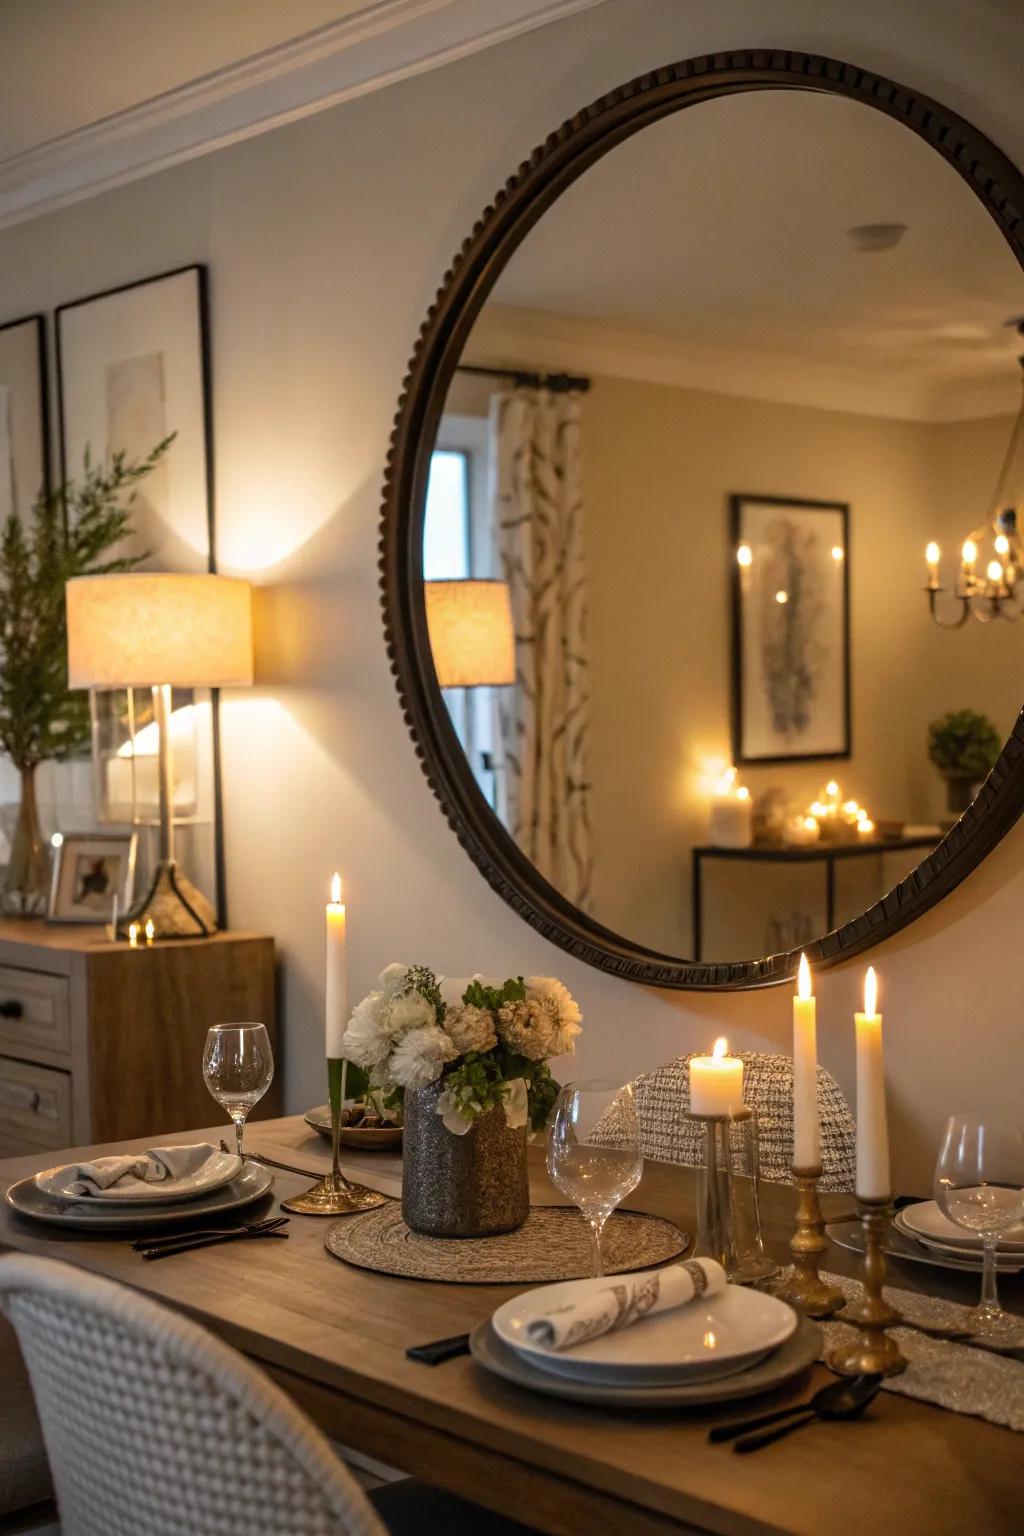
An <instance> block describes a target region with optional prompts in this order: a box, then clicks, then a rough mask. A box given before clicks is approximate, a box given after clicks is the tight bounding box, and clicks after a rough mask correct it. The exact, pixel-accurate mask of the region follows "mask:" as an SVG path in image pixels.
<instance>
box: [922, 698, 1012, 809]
mask: <svg viewBox="0 0 1024 1536" xmlns="http://www.w3.org/2000/svg"><path fill="white" fill-rule="evenodd" d="M1002 746H1003V744H1002V740H1001V739H1000V736H999V732H998V731H997V730H996V728H995V726H994V725H993V724H992V721H991V720H990V719H989V718H988V716H987V715H981V714H979V713H978V712H977V710H974V709H957V710H953V711H951V712H950V713H949V714H947V715H942V716H941V718H940V719H938V720H933V721H932V723H931V725H930V726H929V727H928V756H929V757H930V758H931V760H932V762H933V763H934V764H935V766H936V768H937V769H938V770H939V772H940V773H941V774H942V776H943V778H944V779H945V781H946V804H947V807H948V809H949V812H950V814H951V815H953V816H961V815H962V814H963V812H964V811H966V809H967V807H968V806H969V805H970V803H971V801H972V800H973V799H974V797H975V795H976V794H977V793H978V789H979V788H980V786H981V783H982V781H983V780H984V779H985V778H987V777H988V774H989V772H990V771H991V769H992V766H993V764H994V763H995V761H996V758H997V757H998V756H999V753H1000V752H1001V751H1002Z"/></svg>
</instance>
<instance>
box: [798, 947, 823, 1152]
mask: <svg viewBox="0 0 1024 1536" xmlns="http://www.w3.org/2000/svg"><path fill="white" fill-rule="evenodd" d="M818 1134H819V1133H818V1031H817V1003H816V1001H815V998H814V993H813V992H812V991H811V968H810V966H809V965H808V963H807V956H806V955H801V956H800V968H799V971H798V972H797V990H796V996H795V997H794V999H793V1166H794V1167H795V1168H817V1167H818V1164H819V1159H820V1149H819V1145H818Z"/></svg>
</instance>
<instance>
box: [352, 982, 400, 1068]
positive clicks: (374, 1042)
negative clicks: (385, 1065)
mask: <svg viewBox="0 0 1024 1536" xmlns="http://www.w3.org/2000/svg"><path fill="white" fill-rule="evenodd" d="M382 1004H383V997H382V995H381V993H380V992H370V993H368V994H367V996H366V997H364V998H363V1000H362V1002H361V1003H357V1005H356V1007H355V1009H354V1010H353V1013H352V1017H351V1019H349V1022H348V1028H347V1029H346V1031H345V1033H344V1035H343V1036H342V1038H341V1048H342V1050H343V1051H344V1053H345V1055H346V1057H347V1058H348V1060H349V1061H354V1062H355V1064H356V1066H357V1067H375V1066H377V1065H378V1063H380V1062H382V1061H383V1060H384V1059H385V1057H386V1056H387V1054H388V1052H389V1051H390V1049H391V1039H390V1037H389V1035H388V1033H387V1031H386V1029H385V1028H384V1026H383V1021H382V1018H381V1008H382Z"/></svg>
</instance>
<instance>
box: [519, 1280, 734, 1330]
mask: <svg viewBox="0 0 1024 1536" xmlns="http://www.w3.org/2000/svg"><path fill="white" fill-rule="evenodd" d="M725 1284H726V1280H725V1270H724V1269H723V1268H722V1266H721V1264H717V1263H716V1262H715V1260H714V1259H687V1260H686V1262H685V1263H683V1264H670V1265H669V1266H668V1268H667V1269H655V1270H646V1271H643V1272H642V1273H640V1274H635V1275H616V1276H615V1277H614V1278H609V1279H602V1280H581V1281H580V1282H579V1286H578V1289H577V1290H576V1291H575V1292H574V1295H573V1300H572V1301H567V1302H564V1303H563V1304H562V1306H560V1307H554V1308H552V1310H551V1311H550V1312H545V1313H544V1314H543V1316H541V1317H536V1318H534V1319H533V1320H532V1322H530V1323H528V1324H527V1327H526V1332H527V1334H528V1335H529V1337H530V1339H531V1340H532V1341H533V1342H534V1343H535V1344H546V1345H547V1346H548V1348H549V1349H571V1348H572V1347H573V1345H574V1344H586V1343H587V1342H588V1340H590V1339H598V1338H600V1337H601V1335H602V1334H603V1333H612V1332H614V1331H615V1330H616V1329H618V1328H628V1327H629V1326H630V1324H632V1323H637V1322H639V1321H640V1319H641V1318H642V1317H649V1316H650V1315H651V1314H652V1313H654V1312H667V1311H668V1310H669V1309H670V1308H672V1307H683V1306H685V1305H686V1303H687V1302H688V1301H693V1299H694V1298H695V1297H700V1296H717V1294H718V1292H719V1291H724V1289H725Z"/></svg>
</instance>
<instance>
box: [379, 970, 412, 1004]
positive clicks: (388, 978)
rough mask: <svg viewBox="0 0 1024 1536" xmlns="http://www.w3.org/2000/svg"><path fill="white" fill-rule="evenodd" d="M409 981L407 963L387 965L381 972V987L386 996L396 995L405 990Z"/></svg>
mask: <svg viewBox="0 0 1024 1536" xmlns="http://www.w3.org/2000/svg"><path fill="white" fill-rule="evenodd" d="M408 981H409V967H408V966H407V965H386V966H385V967H384V969H383V970H382V971H381V973H380V989H381V991H382V992H383V994H384V996H385V997H389V998H390V997H395V996H397V994H398V993H399V992H404V991H405V988H406V986H407V985H408Z"/></svg>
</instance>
